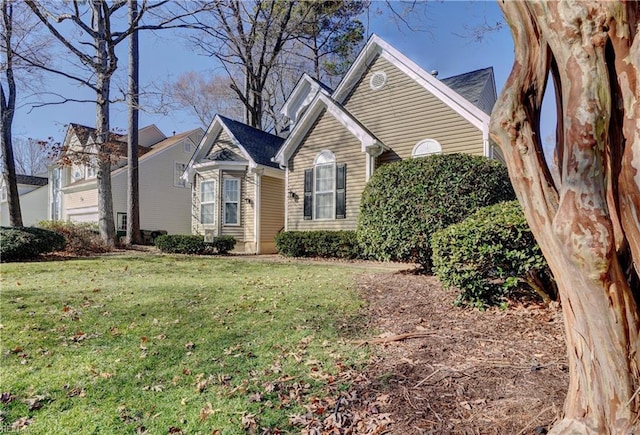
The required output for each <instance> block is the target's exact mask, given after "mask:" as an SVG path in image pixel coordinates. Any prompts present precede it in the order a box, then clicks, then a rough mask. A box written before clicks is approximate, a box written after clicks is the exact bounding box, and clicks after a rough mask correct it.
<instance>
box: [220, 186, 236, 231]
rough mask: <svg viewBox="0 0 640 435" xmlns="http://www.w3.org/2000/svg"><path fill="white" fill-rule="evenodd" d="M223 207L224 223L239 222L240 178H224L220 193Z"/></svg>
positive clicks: (233, 223) (232, 223)
mask: <svg viewBox="0 0 640 435" xmlns="http://www.w3.org/2000/svg"><path fill="white" fill-rule="evenodd" d="M222 195H223V196H222V200H223V204H224V205H223V207H224V224H225V225H239V224H240V180H239V179H238V178H227V179H225V180H224V188H223V193H222Z"/></svg>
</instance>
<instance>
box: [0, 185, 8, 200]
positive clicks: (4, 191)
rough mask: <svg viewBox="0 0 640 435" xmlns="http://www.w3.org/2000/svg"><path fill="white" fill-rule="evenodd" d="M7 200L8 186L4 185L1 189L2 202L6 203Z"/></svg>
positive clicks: (0, 197)
mask: <svg viewBox="0 0 640 435" xmlns="http://www.w3.org/2000/svg"><path fill="white" fill-rule="evenodd" d="M6 200H7V186H6V185H4V184H3V185H2V187H0V201H6Z"/></svg>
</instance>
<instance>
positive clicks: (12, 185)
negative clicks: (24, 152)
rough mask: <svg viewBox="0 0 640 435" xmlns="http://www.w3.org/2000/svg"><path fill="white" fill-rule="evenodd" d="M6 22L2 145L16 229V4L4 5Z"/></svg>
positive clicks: (0, 123) (0, 103) (11, 220)
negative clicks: (13, 129)
mask: <svg viewBox="0 0 640 435" xmlns="http://www.w3.org/2000/svg"><path fill="white" fill-rule="evenodd" d="M2 21H3V26H2V27H3V28H4V30H5V31H4V32H3V33H4V35H3V39H4V41H3V45H4V46H5V47H6V53H5V61H6V64H5V66H4V75H5V78H6V80H7V86H8V89H7V92H8V95H5V91H4V86H2V85H1V84H0V94H1V95H0V109H1V110H2V113H1V114H0V132H1V133H0V142H2V144H1V147H2V163H3V167H4V171H3V174H2V175H3V177H4V182H5V185H6V187H7V206H8V208H9V224H10V225H11V226H12V227H21V226H22V211H21V210H20V195H19V194H18V180H17V177H16V162H15V159H14V156H13V136H12V131H11V126H12V124H13V115H14V113H15V110H16V82H15V78H14V76H13V53H12V51H11V50H12V48H13V45H12V44H11V37H12V30H13V5H12V4H11V3H10V2H5V1H3V2H2Z"/></svg>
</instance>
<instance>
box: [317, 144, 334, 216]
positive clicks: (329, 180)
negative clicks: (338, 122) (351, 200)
mask: <svg viewBox="0 0 640 435" xmlns="http://www.w3.org/2000/svg"><path fill="white" fill-rule="evenodd" d="M313 172H314V174H313V175H314V177H313V178H314V186H313V198H314V199H313V203H314V205H315V206H314V210H313V215H314V219H333V218H335V204H336V201H335V194H336V157H335V156H334V155H333V153H332V152H331V151H322V152H321V153H319V154H318V155H317V156H316V158H315V160H314V161H313Z"/></svg>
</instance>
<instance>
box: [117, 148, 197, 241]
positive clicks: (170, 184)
mask: <svg viewBox="0 0 640 435" xmlns="http://www.w3.org/2000/svg"><path fill="white" fill-rule="evenodd" d="M185 140H187V139H185ZM183 143H184V141H180V142H178V143H176V144H174V145H171V146H168V147H167V148H165V149H162V150H158V151H157V152H156V153H154V154H153V155H149V156H148V157H147V158H146V159H145V160H144V162H143V163H141V164H140V166H139V189H140V228H141V229H143V230H164V231H167V232H168V233H169V234H190V233H191V188H190V186H188V185H187V186H185V187H176V186H174V178H173V174H174V172H173V169H174V164H175V162H180V163H184V164H186V163H188V162H189V159H190V158H191V153H186V152H184V151H183V148H184V147H183ZM191 149H192V150H193V146H192V147H191ZM152 152H153V151H152ZM111 189H112V191H113V211H114V218H115V217H116V216H117V213H118V212H120V213H126V211H127V169H126V168H124V169H122V170H119V171H117V172H115V173H114V174H113V176H112V178H111Z"/></svg>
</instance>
